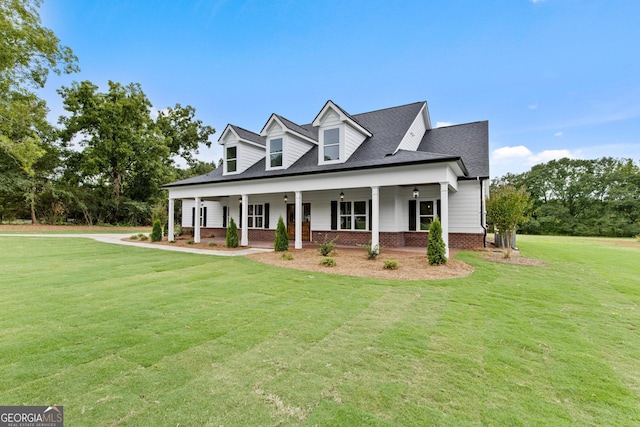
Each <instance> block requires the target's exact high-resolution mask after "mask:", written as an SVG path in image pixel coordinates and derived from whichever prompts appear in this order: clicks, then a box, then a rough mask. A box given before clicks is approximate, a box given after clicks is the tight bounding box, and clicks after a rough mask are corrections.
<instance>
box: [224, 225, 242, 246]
mask: <svg viewBox="0 0 640 427" xmlns="http://www.w3.org/2000/svg"><path fill="white" fill-rule="evenodd" d="M238 240H239V239H238V226H237V225H236V222H235V221H234V220H233V218H230V219H229V225H228V226H227V237H226V240H225V243H226V245H227V247H228V248H237V247H238V243H239V242H238Z"/></svg>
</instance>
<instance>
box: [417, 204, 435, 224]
mask: <svg viewBox="0 0 640 427" xmlns="http://www.w3.org/2000/svg"><path fill="white" fill-rule="evenodd" d="M417 209H418V215H417V217H418V223H419V224H420V228H419V230H420V231H429V227H430V226H431V223H432V222H433V220H434V218H435V217H436V214H437V213H436V201H435V200H420V201H419V202H418V206H417Z"/></svg>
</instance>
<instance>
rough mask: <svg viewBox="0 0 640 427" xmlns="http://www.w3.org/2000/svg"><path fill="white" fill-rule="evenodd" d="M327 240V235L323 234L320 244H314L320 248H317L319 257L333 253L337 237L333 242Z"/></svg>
mask: <svg viewBox="0 0 640 427" xmlns="http://www.w3.org/2000/svg"><path fill="white" fill-rule="evenodd" d="M328 239H329V236H328V235H327V233H325V234H324V240H323V241H322V243H320V242H316V244H317V245H320V247H319V248H318V252H320V255H322V256H329V255H330V254H331V252H333V250H334V249H335V247H336V240H338V236H336V238H335V239H333V240H328Z"/></svg>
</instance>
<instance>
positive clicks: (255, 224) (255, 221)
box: [247, 204, 264, 228]
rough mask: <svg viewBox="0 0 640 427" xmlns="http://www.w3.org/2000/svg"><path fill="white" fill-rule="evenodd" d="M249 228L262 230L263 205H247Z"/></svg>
mask: <svg viewBox="0 0 640 427" xmlns="http://www.w3.org/2000/svg"><path fill="white" fill-rule="evenodd" d="M247 209H248V226H249V228H264V205H262V204H259V205H248V206H247Z"/></svg>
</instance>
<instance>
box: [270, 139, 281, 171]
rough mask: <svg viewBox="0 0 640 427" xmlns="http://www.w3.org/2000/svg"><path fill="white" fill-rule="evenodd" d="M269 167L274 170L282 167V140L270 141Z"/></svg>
mask: <svg viewBox="0 0 640 427" xmlns="http://www.w3.org/2000/svg"><path fill="white" fill-rule="evenodd" d="M269 165H270V166H271V167H272V168H277V167H281V166H282V138H274V139H272V140H270V141H269Z"/></svg>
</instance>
